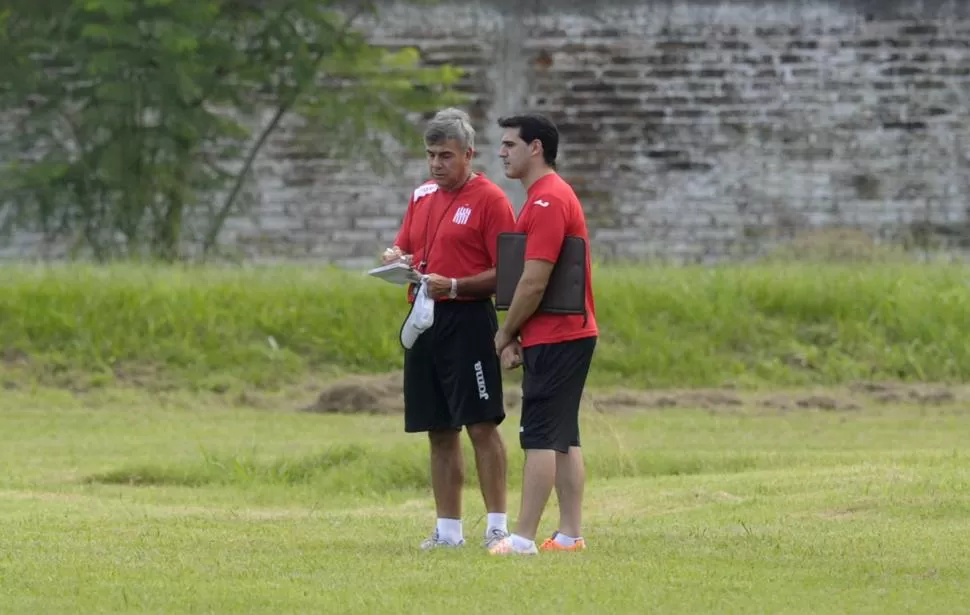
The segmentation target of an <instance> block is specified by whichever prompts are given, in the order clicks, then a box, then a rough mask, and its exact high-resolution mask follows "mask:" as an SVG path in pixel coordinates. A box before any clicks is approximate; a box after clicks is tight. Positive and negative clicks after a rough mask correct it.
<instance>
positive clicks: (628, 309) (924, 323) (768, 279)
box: [0, 264, 970, 390]
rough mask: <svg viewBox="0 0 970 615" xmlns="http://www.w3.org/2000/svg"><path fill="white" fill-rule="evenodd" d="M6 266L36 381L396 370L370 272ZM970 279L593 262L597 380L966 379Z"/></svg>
mask: <svg viewBox="0 0 970 615" xmlns="http://www.w3.org/2000/svg"><path fill="white" fill-rule="evenodd" d="M3 277H4V280H5V288H4V292H3V293H2V294H0V348H4V349H5V352H6V355H7V356H8V358H9V359H10V360H11V361H10V362H12V363H14V364H19V363H18V362H19V361H20V359H21V358H23V357H26V358H27V364H26V366H23V367H22V368H21V369H24V370H27V373H29V374H32V375H34V376H38V377H43V378H51V377H62V376H63V377H64V378H67V377H68V376H70V378H78V377H84V378H85V379H87V380H91V379H94V380H97V381H100V382H110V381H111V380H112V379H114V378H116V377H117V378H121V379H124V381H126V382H130V381H132V374H133V373H135V374H138V373H141V374H145V373H148V374H149V375H150V376H151V377H150V378H145V379H144V380H145V381H146V382H147V383H148V384H158V383H159V382H161V383H164V384H166V385H167V386H175V387H187V388H199V387H202V388H209V389H215V390H219V389H224V388H226V387H235V386H237V385H239V386H250V387H259V388H267V389H271V388H275V387H280V386H284V385H287V384H288V383H296V382H300V381H301V380H305V379H307V378H309V377H311V376H319V375H320V374H321V372H326V373H331V374H332V373H336V372H344V373H347V372H351V373H378V372H385V371H388V370H395V369H400V366H401V348H400V345H399V342H398V339H397V335H398V332H399V329H400V324H401V322H402V321H403V319H404V317H405V316H406V313H407V307H406V303H405V301H404V292H403V291H402V290H401V289H400V288H398V287H394V286H391V285H389V284H385V283H382V282H380V281H377V280H373V279H369V278H366V277H365V276H363V275H362V274H361V273H359V272H350V271H341V270H326V269H311V268H300V267H295V266H291V267H274V268H272V269H261V268H255V269H219V268H188V267H186V268H176V267H150V266H143V267H138V266H120V265H119V266H112V267H104V268H94V267H79V266H63V267H61V266H58V267H47V268H31V267H19V268H7V269H6V270H5V271H4V273H3ZM966 279H967V271H966V269H965V268H963V267H958V266H932V265H861V264H860V265H852V266H847V265H822V264H818V265H808V266H806V265H767V266H757V267H723V268H707V269H705V268H682V269H661V268H657V269H648V270H642V269H623V268H618V267H597V268H596V270H595V273H594V283H595V291H596V301H597V318H598V321H599V325H600V330H601V340H600V344H599V346H598V350H597V357H596V360H595V362H594V366H593V370H592V373H591V381H592V383H593V384H595V385H600V386H602V385H605V386H612V385H623V386H637V387H639V386H648V387H682V386H720V385H723V384H726V383H731V384H736V385H740V386H747V387H759V386H770V385H809V384H833V383H843V382H847V381H853V380H859V379H903V380H936V381H942V380H963V379H966V378H968V377H970V347H968V346H967V345H966V344H965V343H964V337H965V336H964V335H963V333H962V332H963V331H964V330H965V329H966V323H968V322H970V287H968V286H967V284H966ZM148 370H150V371H148ZM72 382H73V381H72Z"/></svg>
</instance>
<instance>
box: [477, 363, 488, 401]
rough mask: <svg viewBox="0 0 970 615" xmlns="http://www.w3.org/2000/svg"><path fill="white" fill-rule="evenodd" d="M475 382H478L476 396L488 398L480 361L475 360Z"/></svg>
mask: <svg viewBox="0 0 970 615" xmlns="http://www.w3.org/2000/svg"><path fill="white" fill-rule="evenodd" d="M475 382H477V383H478V398H479V399H488V387H486V386H485V372H484V371H483V370H482V362H481V361H475Z"/></svg>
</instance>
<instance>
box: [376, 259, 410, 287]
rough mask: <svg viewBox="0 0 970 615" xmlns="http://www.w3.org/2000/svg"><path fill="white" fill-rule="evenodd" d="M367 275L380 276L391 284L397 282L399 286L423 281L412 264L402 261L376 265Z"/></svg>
mask: <svg viewBox="0 0 970 615" xmlns="http://www.w3.org/2000/svg"><path fill="white" fill-rule="evenodd" d="M367 275H370V276H373V277H375V278H379V279H381V280H384V281H385V282H389V283H391V284H397V285H398V286H407V285H408V284H419V283H420V282H421V275H420V274H419V273H418V272H417V271H415V270H414V268H413V267H411V265H408V264H407V263H400V262H398V263H391V264H389V265H381V266H380V267H375V268H374V269H371V270H370V271H368V272H367Z"/></svg>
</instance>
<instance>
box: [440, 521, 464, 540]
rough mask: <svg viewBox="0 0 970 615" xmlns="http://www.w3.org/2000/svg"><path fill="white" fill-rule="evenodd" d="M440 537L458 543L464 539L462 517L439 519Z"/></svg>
mask: <svg viewBox="0 0 970 615" xmlns="http://www.w3.org/2000/svg"><path fill="white" fill-rule="evenodd" d="M438 537H439V538H441V539H442V540H445V541H448V542H450V543H452V544H458V543H459V542H461V541H462V540H464V538H465V537H464V535H462V532H461V519H438Z"/></svg>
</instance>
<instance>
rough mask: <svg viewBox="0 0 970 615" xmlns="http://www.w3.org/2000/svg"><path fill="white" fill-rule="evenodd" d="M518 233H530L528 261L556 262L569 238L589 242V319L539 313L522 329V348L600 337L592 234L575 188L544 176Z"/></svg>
mask: <svg viewBox="0 0 970 615" xmlns="http://www.w3.org/2000/svg"><path fill="white" fill-rule="evenodd" d="M515 231H516V232H519V233H526V234H527V238H526V244H525V260H527V261H528V260H544V261H549V262H551V263H554V262H556V261H557V260H558V259H559V250H560V249H561V248H562V244H563V241H564V240H565V239H566V236H567V235H576V236H578V237H582V238H583V239H585V240H586V280H587V284H586V316H585V317H584V316H583V315H581V314H575V315H574V314H568V315H566V314H542V313H538V312H537V313H535V314H533V315H532V316H531V317H530V318H529V319H528V320H527V321H526V322H525V323H524V324H523V325H522V327H521V328H520V330H519V335H520V336H521V338H522V346H523V347H527V346H535V345H537V344H554V343H558V342H566V341H570V340H576V339H581V338H584V337H593V336H596V335H598V334H599V329H598V328H597V326H596V307H595V304H594V302H593V277H592V273H591V263H590V250H589V231H588V229H587V227H586V215H585V214H584V213H583V206H582V205H581V204H580V202H579V197H577V196H576V193H575V192H573V189H572V187H571V186H570V185H569V184H567V183H566V181H565V180H563V179H562V177H560V176H559V175H558V174H556V173H550V174H549V175H544V176H543V177H541V178H540V179H539V180H538V181H536V182H535V183H534V184H532V187H531V188H529V192H528V195H527V197H526V202H525V205H524V206H523V207H522V211H520V212H519V218H518V220H516V223H515ZM584 319H585V325H584V323H583V321H584Z"/></svg>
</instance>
